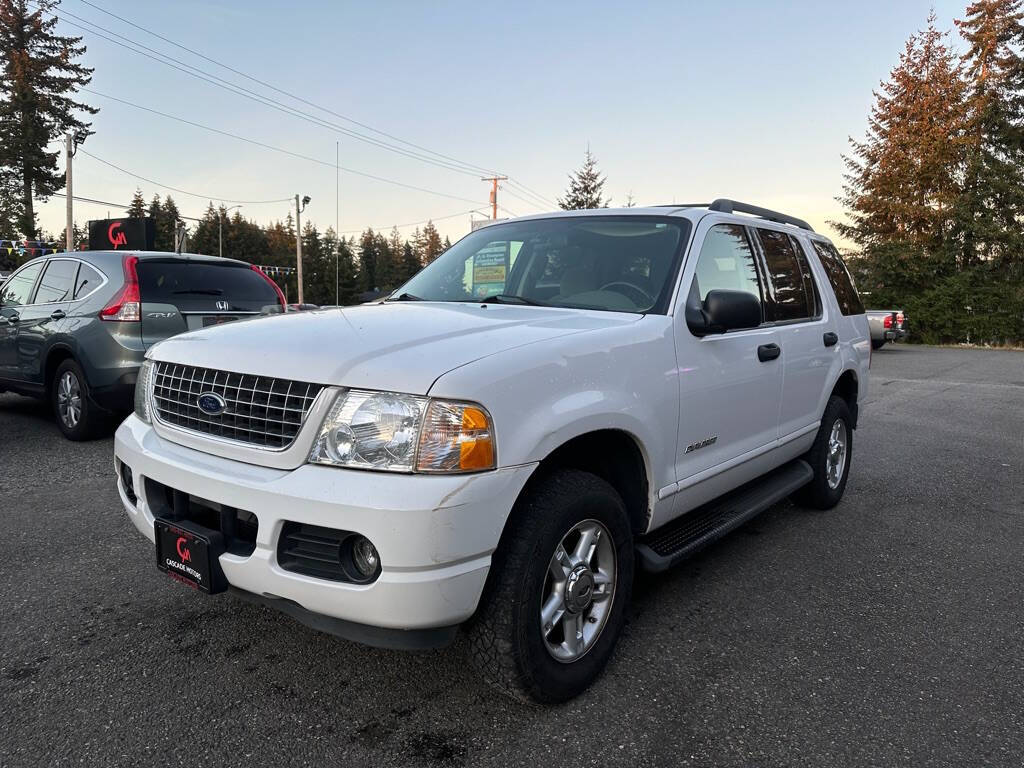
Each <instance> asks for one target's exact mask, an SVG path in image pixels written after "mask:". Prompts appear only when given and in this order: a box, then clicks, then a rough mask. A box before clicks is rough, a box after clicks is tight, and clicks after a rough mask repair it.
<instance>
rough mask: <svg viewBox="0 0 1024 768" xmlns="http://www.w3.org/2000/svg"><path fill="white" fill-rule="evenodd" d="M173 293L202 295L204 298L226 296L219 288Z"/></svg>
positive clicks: (176, 292)
mask: <svg viewBox="0 0 1024 768" xmlns="http://www.w3.org/2000/svg"><path fill="white" fill-rule="evenodd" d="M173 293H175V294H178V293H195V294H200V295H202V296H223V295H224V291H222V290H220V289H218V288H196V289H194V290H188V291H173Z"/></svg>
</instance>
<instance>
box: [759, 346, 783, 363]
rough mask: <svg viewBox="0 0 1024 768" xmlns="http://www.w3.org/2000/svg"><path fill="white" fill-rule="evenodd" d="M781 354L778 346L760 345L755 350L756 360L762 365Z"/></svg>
mask: <svg viewBox="0 0 1024 768" xmlns="http://www.w3.org/2000/svg"><path fill="white" fill-rule="evenodd" d="M781 354H782V350H781V349H780V348H779V345H778V344H762V345H761V346H759V347H758V348H757V359H758V360H760V361H761V362H762V363H766V362H768V361H769V360H774V359H775V358H777V357H778V356H779V355H781Z"/></svg>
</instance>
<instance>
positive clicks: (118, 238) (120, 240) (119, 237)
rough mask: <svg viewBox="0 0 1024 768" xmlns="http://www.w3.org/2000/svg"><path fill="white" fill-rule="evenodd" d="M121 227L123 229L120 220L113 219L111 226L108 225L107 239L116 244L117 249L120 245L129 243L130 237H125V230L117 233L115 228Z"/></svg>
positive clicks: (113, 244)
mask: <svg viewBox="0 0 1024 768" xmlns="http://www.w3.org/2000/svg"><path fill="white" fill-rule="evenodd" d="M119 229H121V222H120V221H112V222H111V223H110V226H109V227H107V240H109V241H110V244H111V245H112V246H114V250H115V251H116V250H117V247H118V246H119V245H128V238H127V237H125V234H124V232H117V234H115V233H114V231H115V230H119Z"/></svg>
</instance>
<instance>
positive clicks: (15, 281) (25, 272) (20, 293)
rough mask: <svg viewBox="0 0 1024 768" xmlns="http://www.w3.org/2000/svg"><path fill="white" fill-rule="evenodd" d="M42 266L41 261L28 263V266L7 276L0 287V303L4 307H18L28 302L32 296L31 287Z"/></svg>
mask: <svg viewBox="0 0 1024 768" xmlns="http://www.w3.org/2000/svg"><path fill="white" fill-rule="evenodd" d="M42 268H43V262H39V263H38V264H30V265H29V266H27V267H25V268H24V269H22V270H21V271H20V272H18V273H16V274H15V275H14V276H13V277H11V278H9V279H8V280H7V282H6V283H4V287H3V288H2V289H0V304H3V305H4V306H5V307H20V306H21V305H23V304H28V302H29V300H30V299H31V298H32V288H33V286H34V285H35V284H36V278H37V277H39V270H41V269H42Z"/></svg>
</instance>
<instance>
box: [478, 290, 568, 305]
mask: <svg viewBox="0 0 1024 768" xmlns="http://www.w3.org/2000/svg"><path fill="white" fill-rule="evenodd" d="M480 303H481V304H526V305H528V306H531V307H550V306H551V305H550V304H545V303H544V302H543V301H537V300H536V299H528V298H526V297H525V296H518V295H516V294H513V293H496V294H494V295H493V296H488V297H487V298H486V299H481V300H480Z"/></svg>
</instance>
